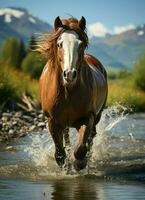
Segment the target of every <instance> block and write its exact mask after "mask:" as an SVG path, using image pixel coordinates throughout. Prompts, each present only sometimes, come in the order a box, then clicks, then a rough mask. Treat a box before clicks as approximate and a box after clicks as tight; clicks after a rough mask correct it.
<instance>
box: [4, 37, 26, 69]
mask: <svg viewBox="0 0 145 200" xmlns="http://www.w3.org/2000/svg"><path fill="white" fill-rule="evenodd" d="M25 55H26V51H25V46H24V43H23V41H22V40H20V41H19V40H17V39H16V38H14V37H9V38H7V39H6V40H5V41H4V43H3V46H2V50H1V57H2V59H3V60H4V61H5V62H7V63H8V64H9V65H11V66H12V67H15V68H20V65H21V62H22V60H23V58H24V57H25Z"/></svg>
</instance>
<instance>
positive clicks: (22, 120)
mask: <svg viewBox="0 0 145 200" xmlns="http://www.w3.org/2000/svg"><path fill="white" fill-rule="evenodd" d="M46 123H47V118H46V117H45V116H44V114H43V112H42V111H38V110H33V111H24V110H17V111H9V110H7V111H0V142H3V141H10V140H11V139H12V138H18V137H23V136H25V135H27V134H28V133H30V132H33V131H41V130H43V129H44V128H46Z"/></svg>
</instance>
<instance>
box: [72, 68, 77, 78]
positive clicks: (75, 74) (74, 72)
mask: <svg viewBox="0 0 145 200" xmlns="http://www.w3.org/2000/svg"><path fill="white" fill-rule="evenodd" d="M76 76H77V72H76V70H75V71H73V78H76Z"/></svg>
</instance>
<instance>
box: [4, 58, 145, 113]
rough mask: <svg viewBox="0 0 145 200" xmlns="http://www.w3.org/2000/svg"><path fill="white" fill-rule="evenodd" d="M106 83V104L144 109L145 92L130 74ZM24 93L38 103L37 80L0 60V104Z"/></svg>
mask: <svg viewBox="0 0 145 200" xmlns="http://www.w3.org/2000/svg"><path fill="white" fill-rule="evenodd" d="M115 73H116V72H115ZM108 85H109V93H108V101H107V105H108V106H112V105H114V104H116V103H119V104H122V105H125V106H127V107H129V108H132V109H133V111H135V112H138V111H145V92H143V91H141V90H138V89H136V88H135V86H134V84H133V80H132V76H131V75H129V76H127V77H125V78H116V79H112V80H111V79H109V81H108ZM24 93H25V94H28V95H30V96H32V98H33V99H34V100H35V101H36V102H37V103H38V104H39V91H38V80H34V79H32V78H30V76H29V75H27V74H25V73H24V72H22V71H19V70H16V69H14V68H12V67H10V66H8V65H7V64H6V63H5V62H3V61H0V105H2V104H3V103H4V102H6V101H7V100H8V99H11V98H12V99H15V100H16V101H17V100H21V99H22V96H23V94H24Z"/></svg>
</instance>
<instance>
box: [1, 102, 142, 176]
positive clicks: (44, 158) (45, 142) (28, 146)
mask: <svg viewBox="0 0 145 200" xmlns="http://www.w3.org/2000/svg"><path fill="white" fill-rule="evenodd" d="M126 111H127V109H126V108H125V107H123V106H120V105H116V106H113V107H110V108H107V109H105V110H104V111H103V113H102V118H101V120H100V122H99V124H98V125H97V126H96V129H97V135H96V137H95V138H94V141H93V146H92V149H91V153H90V154H89V156H88V165H87V167H86V169H84V170H81V171H80V172H76V171H75V170H74V169H73V164H72V168H71V170H70V171H69V175H68V170H67V169H65V170H62V169H60V168H59V167H58V166H57V164H56V162H55V159H54V143H53V141H52V138H51V136H50V134H49V133H48V130H47V128H46V129H45V130H44V131H42V132H41V133H33V134H30V135H28V136H27V137H25V138H23V139H21V140H19V141H18V142H17V144H14V146H15V148H16V153H13V157H14V159H16V161H15V163H16V164H15V163H14V164H7V165H3V166H0V174H7V176H9V175H10V176H11V175H14V176H15V175H16V174H17V175H18V176H22V177H27V178H28V177H30V178H34V179H48V178H50V177H52V178H59V177H60V178H64V177H67V178H69V177H72V176H80V175H82V176H84V175H87V174H89V175H95V176H99V177H100V176H101V177H104V176H108V175H110V174H113V175H114V174H118V175H120V174H122V173H134V172H135V173H138V172H144V169H145V134H144V131H143V129H144V128H145V125H144V119H145V116H144V115H143V116H141V115H140V116H141V117H140V119H139V120H138V117H137V116H136V115H133V116H132V115H127V114H126V113H127V112H126ZM143 126H144V127H143ZM141 127H142V128H141ZM77 135H78V134H77V131H76V130H75V129H70V138H71V155H69V156H70V157H71V159H69V160H71V161H73V160H74V156H73V152H74V148H75V146H76V144H77ZM5 157H6V156H5ZM11 159H12V157H11ZM11 159H10V158H9V155H8V161H7V163H10V160H11ZM72 163H73V162H72Z"/></svg>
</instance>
